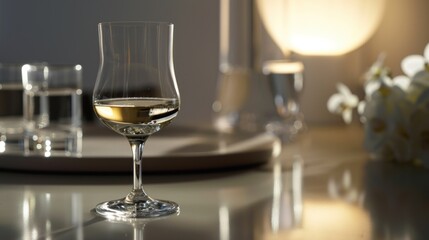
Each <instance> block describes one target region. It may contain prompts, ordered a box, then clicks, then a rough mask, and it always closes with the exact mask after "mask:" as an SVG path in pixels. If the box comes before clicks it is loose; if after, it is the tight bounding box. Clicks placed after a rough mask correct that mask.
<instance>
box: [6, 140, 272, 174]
mask: <svg viewBox="0 0 429 240" xmlns="http://www.w3.org/2000/svg"><path fill="white" fill-rule="evenodd" d="M276 144H278V141H277V139H276V138H275V137H273V136H271V135H268V134H258V135H249V134H246V135H233V136H221V135H219V134H214V133H191V134H186V135H177V134H175V135H173V136H160V137H157V136H156V135H154V136H152V137H150V138H149V139H148V141H147V143H146V146H145V149H144V159H143V168H142V169H143V171H144V172H177V171H201V170H219V169H228V168H238V167H246V166H252V165H258V164H263V163H266V162H267V161H269V160H270V159H271V158H272V154H273V151H274V148H275V146H276ZM0 169H7V170H19V171H35V172H70V173H72V172H99V173H101V172H130V171H132V159H131V149H130V146H129V145H128V142H127V140H126V139H125V138H124V137H120V136H118V137H114V136H84V138H83V150H82V156H81V157H65V156H52V157H43V156H23V155H0Z"/></svg>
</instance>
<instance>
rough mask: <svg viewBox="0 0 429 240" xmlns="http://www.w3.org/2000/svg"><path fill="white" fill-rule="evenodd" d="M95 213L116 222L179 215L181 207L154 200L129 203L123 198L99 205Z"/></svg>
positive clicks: (172, 203) (168, 202) (173, 203)
mask: <svg viewBox="0 0 429 240" xmlns="http://www.w3.org/2000/svg"><path fill="white" fill-rule="evenodd" d="M95 212H96V213H97V214H98V215H100V216H102V217H105V218H108V219H114V220H128V219H135V218H157V217H164V216H168V215H172V214H178V213H179V205H178V204H177V203H175V202H171V201H166V200H157V199H152V198H148V199H145V200H139V201H137V202H132V203H129V202H126V201H125V198H122V199H118V200H112V201H107V202H102V203H100V204H98V205H97V206H96V207H95Z"/></svg>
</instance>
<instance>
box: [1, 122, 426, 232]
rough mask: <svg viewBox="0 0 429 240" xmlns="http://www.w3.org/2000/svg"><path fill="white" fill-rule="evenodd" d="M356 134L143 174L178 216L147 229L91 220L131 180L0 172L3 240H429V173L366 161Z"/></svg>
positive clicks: (328, 133)
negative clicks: (233, 161)
mask: <svg viewBox="0 0 429 240" xmlns="http://www.w3.org/2000/svg"><path fill="white" fill-rule="evenodd" d="M362 139H363V133H362V129H361V128H360V127H310V128H309V130H308V132H306V133H305V134H303V135H302V136H301V137H300V138H299V139H298V140H297V141H295V142H294V143H289V144H285V145H284V146H283V150H282V153H281V155H280V156H278V157H276V158H275V159H273V160H272V161H270V162H269V163H268V164H265V165H262V166H257V167H247V168H243V169H231V170H225V171H205V172H198V173H197V172H193V173H186V174H184V173H168V174H167V173H165V174H146V175H145V178H144V182H145V188H146V191H147V192H149V194H150V195H151V196H153V197H156V198H160V199H169V200H174V201H176V202H178V203H179V204H180V206H181V212H180V214H179V215H177V216H171V217H167V218H163V219H158V220H151V221H145V222H142V221H140V222H114V221H109V220H105V219H102V218H100V217H97V216H95V215H94V214H93V213H92V209H93V207H94V206H95V205H96V204H97V203H99V202H101V201H104V200H111V199H117V198H121V197H123V196H125V195H126V194H127V193H128V192H129V190H130V187H131V176H130V175H129V174H101V173H98V174H89V173H87V174H52V173H50V174H46V173H45V174H42V173H28V172H19V171H4V170H3V171H0V236H1V237H0V239H219V240H234V239H246V240H247V239H249V240H250V239H255V240H258V239H312V240H314V239H341V240H343V239H347V240H350V239H429V228H428V227H427V225H428V224H427V221H426V219H427V217H426V216H427V215H428V214H429V209H428V206H429V204H428V203H429V191H428V190H429V171H428V170H426V169H422V168H417V167H414V166H408V165H399V164H392V163H386V162H375V161H370V160H369V157H368V154H367V153H366V152H365V151H364V149H363V147H362Z"/></svg>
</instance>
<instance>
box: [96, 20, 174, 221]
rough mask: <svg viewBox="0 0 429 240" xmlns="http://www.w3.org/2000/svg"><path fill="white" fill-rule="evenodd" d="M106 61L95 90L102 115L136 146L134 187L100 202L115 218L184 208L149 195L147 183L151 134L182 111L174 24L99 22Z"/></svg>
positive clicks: (100, 207) (106, 214)
mask: <svg viewBox="0 0 429 240" xmlns="http://www.w3.org/2000/svg"><path fill="white" fill-rule="evenodd" d="M98 32H99V43H100V60H101V62H100V67H99V70H98V75H97V81H96V84H95V88H94V93H93V107H94V111H95V113H96V115H97V117H98V118H99V119H100V120H101V121H102V122H103V123H104V124H105V125H106V126H107V127H109V128H111V129H112V130H114V131H115V132H116V133H119V134H121V135H123V136H125V137H126V138H127V139H128V141H129V143H130V145H131V149H132V155H133V162H134V171H133V176H134V177H133V181H134V184H133V188H132V191H131V193H129V194H128V195H127V196H126V197H125V198H122V199H118V200H112V201H107V202H103V203H100V204H98V205H97V206H96V208H95V212H96V213H97V214H99V215H101V216H104V217H107V218H111V219H124V220H129V219H133V218H153V217H161V216H166V215H170V214H175V213H178V212H179V206H178V205H177V204H176V203H174V202H171V201H166V200H156V199H153V198H151V197H149V196H148V195H147V194H146V192H145V191H144V190H143V186H142V160H143V159H142V154H143V148H144V144H145V142H146V140H147V139H148V137H149V136H150V135H152V134H153V133H155V132H158V131H159V130H161V128H163V127H164V126H166V125H168V124H169V123H170V122H171V120H172V119H173V118H174V117H176V115H177V113H178V111H179V107H180V95H179V90H178V87H177V83H176V78H175V73H174V66H173V56H172V53H173V24H170V23H160V22H105V23H99V25H98Z"/></svg>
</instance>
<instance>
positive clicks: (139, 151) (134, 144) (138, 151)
mask: <svg viewBox="0 0 429 240" xmlns="http://www.w3.org/2000/svg"><path fill="white" fill-rule="evenodd" d="M147 138H148V137H147V136H145V137H140V138H129V139H128V141H129V142H130V145H131V150H132V152H133V192H134V193H138V194H139V195H144V196H147V194H146V193H145V191H144V190H143V184H142V158H143V148H144V145H145V143H146V140H147Z"/></svg>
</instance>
